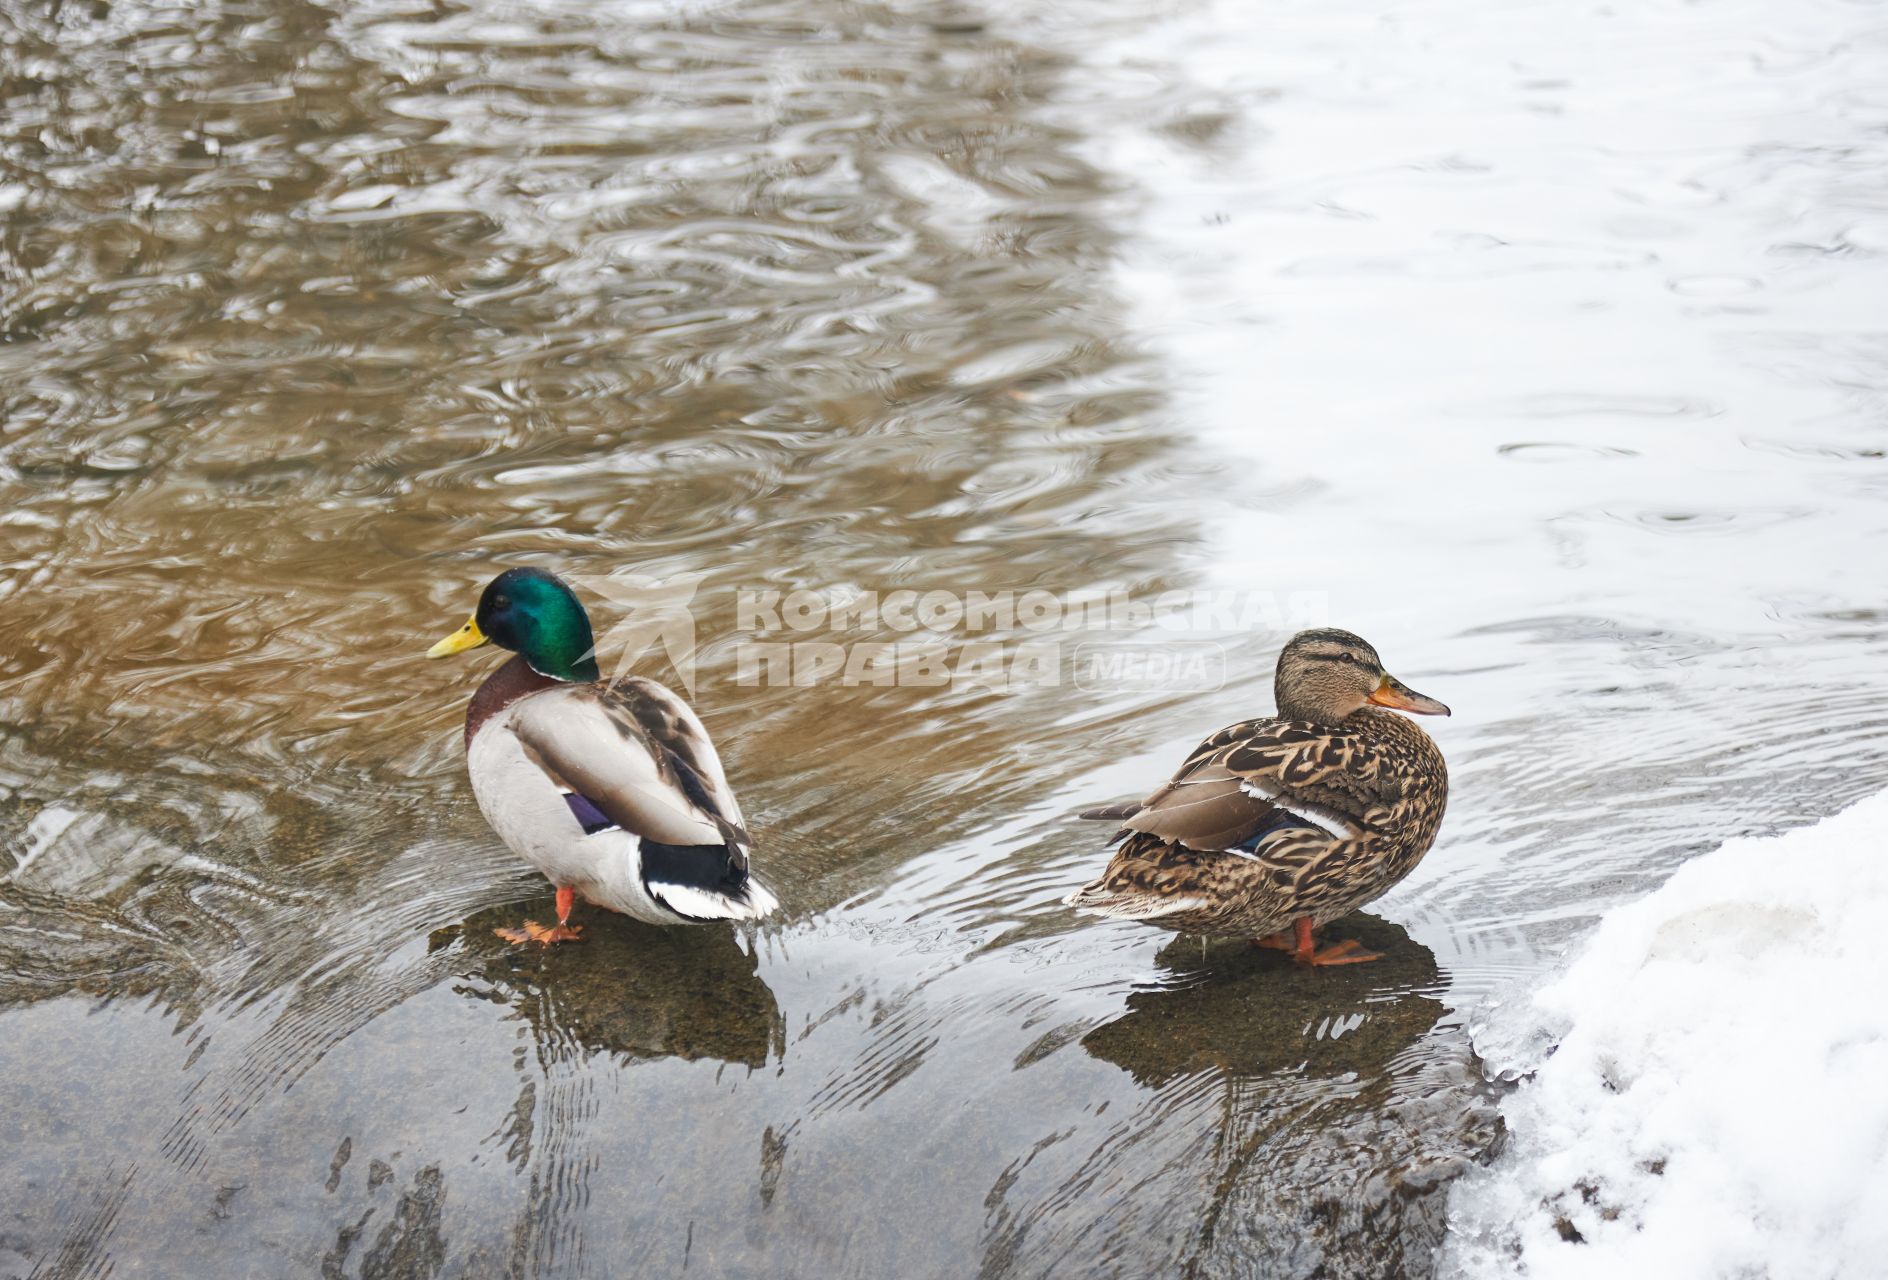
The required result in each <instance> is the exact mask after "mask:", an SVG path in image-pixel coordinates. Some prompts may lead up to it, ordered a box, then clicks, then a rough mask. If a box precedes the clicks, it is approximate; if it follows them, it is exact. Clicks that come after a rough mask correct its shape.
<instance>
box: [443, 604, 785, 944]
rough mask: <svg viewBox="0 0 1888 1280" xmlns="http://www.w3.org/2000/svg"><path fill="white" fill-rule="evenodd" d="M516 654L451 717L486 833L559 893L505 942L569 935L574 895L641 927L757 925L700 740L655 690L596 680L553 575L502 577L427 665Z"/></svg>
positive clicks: (691, 718) (764, 898) (727, 802)
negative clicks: (493, 648) (487, 650)
mask: <svg viewBox="0 0 1888 1280" xmlns="http://www.w3.org/2000/svg"><path fill="white" fill-rule="evenodd" d="M488 640H489V641H492V642H494V643H496V644H497V645H499V646H500V647H501V648H505V649H510V650H511V651H512V652H513V653H514V654H516V655H517V656H516V657H514V658H512V659H511V660H510V661H508V662H506V663H505V664H504V665H503V666H501V667H499V668H498V670H496V671H494V672H492V674H491V675H490V676H488V677H487V678H486V681H485V683H484V684H482V685H480V686H479V689H478V692H477V693H475V694H473V695H472V705H471V706H470V707H468V708H467V709H466V715H465V761H466V770H467V772H468V773H470V774H471V775H472V794H473V795H474V796H476V797H477V798H478V802H479V808H480V810H481V811H483V812H484V814H485V820H486V821H487V822H489V823H491V824H492V829H493V830H494V831H496V832H497V833H498V838H499V839H501V840H503V841H504V842H505V843H506V844H507V845H509V846H510V847H511V849H512V851H513V852H515V853H517V854H518V855H520V856H521V857H523V858H524V860H525V861H526V862H529V863H530V864H531V865H532V866H534V867H536V868H537V869H538V870H539V871H542V872H543V873H544V874H545V876H546V877H548V878H549V880H550V882H551V883H552V884H553V885H555V886H557V927H556V928H554V929H546V928H544V927H543V926H541V925H539V924H536V923H535V922H532V921H526V922H525V926H524V928H523V929H522V930H519V929H500V930H498V934H499V936H500V937H502V938H505V939H507V940H509V941H512V942H525V941H534V942H542V943H544V944H545V945H547V946H548V945H549V944H551V943H553V942H562V941H564V940H566V939H569V938H575V937H577V936H579V933H580V932H581V929H580V926H575V925H572V924H571V923H570V912H571V908H572V907H573V906H574V905H575V903H576V897H577V895H578V894H582V895H583V897H584V899H585V901H588V902H593V903H595V904H596V905H597V906H600V907H608V908H609V909H610V910H612V911H621V912H622V913H624V914H625V915H631V916H635V917H636V918H637V919H638V920H647V921H649V922H650V923H651V924H703V923H706V922H708V921H712V920H757V919H759V918H760V917H762V916H764V915H767V914H768V913H769V912H771V911H772V910H773V909H774V908H775V906H777V905H778V904H777V903H776V902H775V901H774V896H773V894H771V893H769V892H767V889H766V887H765V886H763V885H762V884H761V883H760V882H759V881H758V880H756V879H754V877H753V876H752V875H750V874H749V873H748V869H747V856H748V849H749V848H750V846H751V844H752V841H751V840H750V839H749V837H748V834H747V831H746V829H745V827H744V826H743V825H742V820H741V806H740V805H739V804H737V803H735V799H734V792H733V791H731V790H729V788H728V780H727V777H726V776H725V775H724V774H723V773H722V771H721V759H720V757H719V756H717V755H716V754H715V748H714V744H713V743H712V742H710V741H709V740H708V731H707V730H706V729H704V728H702V724H701V721H700V720H699V719H697V718H696V715H695V712H694V711H693V710H692V709H691V708H690V707H689V705H688V704H687V703H686V702H684V701H682V700H681V699H680V698H679V697H677V696H676V695H675V694H673V693H671V692H670V691H669V690H668V689H666V688H664V687H663V686H661V685H659V684H657V683H656V682H655V681H653V680H644V679H642V678H641V677H639V676H631V677H629V678H627V679H623V680H617V681H610V682H606V681H603V680H600V679H599V678H598V676H597V664H596V658H595V656H594V652H593V651H594V647H595V646H594V644H593V642H592V640H591V638H590V618H589V616H588V615H587V614H586V613H584V609H583V605H581V604H579V603H578V602H577V597H576V596H575V595H573V594H572V593H571V590H570V588H569V587H567V586H565V585H564V582H563V580H562V579H561V578H559V577H558V576H557V575H556V574H553V573H546V572H545V571H544V570H542V569H507V570H506V571H505V572H503V573H501V574H499V575H498V576H497V577H496V578H493V579H492V581H491V582H490V583H489V584H488V585H487V586H486V588H485V594H484V595H482V596H480V597H479V607H478V610H477V612H475V613H474V614H473V615H472V617H471V618H470V619H469V620H467V622H466V624H465V625H464V626H463V627H460V628H459V629H458V630H457V631H455V632H453V633H452V634H451V635H450V636H447V637H446V638H445V639H444V640H441V641H440V642H439V643H438V644H436V645H434V646H433V647H432V648H431V649H429V650H428V651H427V654H426V656H427V657H429V658H443V657H445V656H446V655H448V654H453V653H463V652H464V651H465V650H467V649H476V648H478V647H479V646H480V645H482V644H484V643H485V642H486V641H488Z"/></svg>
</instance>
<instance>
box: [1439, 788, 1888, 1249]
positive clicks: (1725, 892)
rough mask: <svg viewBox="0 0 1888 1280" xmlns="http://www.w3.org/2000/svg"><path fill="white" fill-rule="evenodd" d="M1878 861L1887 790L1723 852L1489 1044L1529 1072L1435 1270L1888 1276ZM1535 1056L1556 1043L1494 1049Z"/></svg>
mask: <svg viewBox="0 0 1888 1280" xmlns="http://www.w3.org/2000/svg"><path fill="white" fill-rule="evenodd" d="M1885 845H1888V793H1883V794H1881V795H1876V796H1874V797H1871V798H1870V799H1867V800H1864V801H1862V802H1861V803H1859V804H1856V805H1855V806H1853V807H1852V808H1850V809H1848V810H1846V811H1844V812H1842V813H1840V814H1837V815H1836V816H1834V817H1832V818H1829V819H1827V820H1825V821H1823V822H1820V823H1818V824H1816V825H1815V826H1811V827H1805V828H1802V829H1800V830H1797V831H1792V832H1789V833H1787V834H1784V835H1781V836H1777V837H1773V838H1767V839H1738V840H1732V841H1729V842H1727V843H1726V844H1724V845H1723V846H1722V847H1720V848H1719V849H1717V850H1715V851H1714V852H1712V853H1709V854H1706V855H1703V856H1701V857H1699V858H1696V859H1694V860H1693V861H1691V862H1689V863H1687V864H1686V865H1685V866H1684V867H1682V868H1680V869H1679V871H1678V872H1677V873H1676V874H1675V875H1673V877H1672V878H1671V879H1670V880H1669V881H1667V882H1666V884H1665V885H1663V886H1662V887H1661V888H1659V889H1658V890H1657V891H1655V892H1654V893H1652V894H1650V895H1649V896H1647V897H1645V898H1643V899H1641V900H1639V901H1636V902H1633V903H1630V904H1627V905H1625V906H1622V907H1620V908H1618V909H1616V910H1614V911H1612V912H1610V913H1609V914H1608V915H1607V916H1606V917H1605V919H1604V920H1603V921H1602V923H1601V924H1600V927H1599V929H1598V930H1597V931H1596V932H1595V933H1594V935H1593V936H1592V937H1591V938H1590V939H1589V940H1588V941H1587V942H1586V943H1585V944H1584V945H1583V947H1582V948H1581V950H1580V951H1579V952H1578V954H1577V956H1576V958H1575V959H1574V961H1573V963H1572V964H1571V965H1570V966H1569V967H1568V968H1567V970H1566V971H1565V972H1564V973H1563V974H1562V975H1561V976H1560V977H1559V978H1557V979H1555V980H1554V981H1552V982H1551V983H1550V984H1548V985H1547V986H1546V987H1545V988H1544V989H1542V990H1541V991H1539V992H1538V993H1536V994H1535V995H1533V996H1532V997H1531V998H1529V999H1527V1000H1526V1001H1525V1002H1524V1004H1523V1005H1522V1006H1521V1007H1517V1008H1515V1009H1512V1010H1508V1011H1504V1013H1503V1016H1501V1017H1499V1018H1497V1019H1496V1021H1495V1022H1494V1024H1493V1025H1492V1026H1491V1027H1490V1028H1488V1029H1486V1031H1485V1033H1484V1034H1482V1035H1478V1041H1482V1042H1484V1045H1478V1047H1482V1051H1483V1053H1484V1056H1485V1057H1486V1058H1488V1059H1489V1066H1490V1068H1491V1069H1493V1070H1498V1071H1500V1072H1501V1073H1502V1074H1508V1073H1510V1072H1526V1071H1529V1070H1532V1071H1533V1075H1532V1077H1531V1078H1530V1079H1528V1080H1527V1081H1526V1082H1525V1083H1524V1084H1523V1085H1522V1086H1521V1087H1520V1089H1519V1090H1518V1091H1517V1092H1516V1093H1515V1094H1514V1095H1512V1096H1511V1097H1510V1098H1509V1099H1508V1100H1507V1101H1506V1102H1505V1103H1504V1104H1503V1107H1502V1112H1503V1118H1504V1120H1505V1122H1506V1124H1507V1128H1508V1135H1509V1136H1508V1141H1507V1145H1506V1148H1505V1150H1504V1151H1503V1153H1502V1155H1501V1156H1500V1157H1498V1158H1497V1159H1496V1161H1495V1162H1494V1163H1493V1164H1492V1165H1491V1166H1490V1167H1489V1168H1487V1169H1484V1170H1480V1171H1477V1172H1476V1173H1473V1174H1471V1175H1469V1176H1468V1177H1466V1178H1464V1179H1463V1180H1462V1181H1461V1182H1460V1183H1458V1184H1457V1185H1456V1187H1455V1189H1454V1192H1453V1194H1452V1196H1451V1201H1450V1236H1449V1240H1448V1242H1447V1244H1446V1245H1445V1252H1444V1264H1443V1267H1442V1273H1443V1274H1444V1275H1453V1276H1462V1277H1484V1276H1513V1275H1517V1274H1519V1275H1525V1276H1529V1277H1547V1278H1558V1277H1584V1276H1621V1275H1625V1276H1636V1275H1670V1276H1699V1277H1704V1276H1735V1275H1761V1276H1766V1277H1773V1278H1775V1280H1784V1278H1785V1277H1840V1276H1865V1275H1867V1276H1872V1275H1879V1274H1880V1268H1881V1265H1882V1259H1883V1258H1884V1257H1888V1088H1884V1081H1888V944H1885V943H1884V939H1883V937H1882V933H1883V920H1884V918H1888V856H1884V846H1885ZM1530 1040H1531V1041H1532V1042H1533V1043H1534V1044H1535V1045H1536V1046H1550V1047H1546V1048H1545V1049H1544V1050H1541V1049H1538V1048H1537V1050H1536V1051H1535V1052H1533V1053H1529V1052H1528V1051H1526V1050H1513V1049H1505V1050H1504V1049H1501V1048H1496V1047H1493V1046H1496V1045H1512V1044H1515V1043H1527V1042H1529V1041H1530ZM1484 1046H1485V1047H1484ZM1543 1052H1544V1054H1545V1056H1544V1057H1543V1056H1542V1053H1543ZM1530 1059H1532V1060H1530Z"/></svg>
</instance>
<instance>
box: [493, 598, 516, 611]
mask: <svg viewBox="0 0 1888 1280" xmlns="http://www.w3.org/2000/svg"><path fill="white" fill-rule="evenodd" d="M492 608H494V609H509V608H511V597H510V596H497V597H495V598H494V599H493V600H492Z"/></svg>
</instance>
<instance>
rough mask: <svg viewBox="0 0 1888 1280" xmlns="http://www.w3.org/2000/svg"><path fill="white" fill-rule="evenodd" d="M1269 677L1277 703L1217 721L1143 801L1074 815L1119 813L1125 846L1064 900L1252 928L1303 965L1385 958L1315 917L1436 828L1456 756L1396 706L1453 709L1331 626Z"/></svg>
mask: <svg viewBox="0 0 1888 1280" xmlns="http://www.w3.org/2000/svg"><path fill="white" fill-rule="evenodd" d="M1274 692H1275V695H1276V697H1277V700H1278V714H1277V715H1275V716H1268V717H1266V718H1265V719H1262V720H1247V721H1244V722H1243V723H1240V724H1235V725H1233V726H1231V727H1230V728H1226V729H1221V730H1220V731H1219V732H1218V733H1216V734H1214V735H1213V736H1212V737H1210V738H1208V739H1207V740H1206V741H1204V742H1202V743H1201V744H1200V745H1199V746H1198V747H1196V748H1194V750H1193V754H1191V755H1189V756H1188V757H1187V759H1186V763H1185V764H1183V765H1181V766H1180V771H1179V772H1178V773H1176V774H1174V775H1173V777H1172V778H1171V779H1169V780H1168V782H1167V784H1166V785H1165V786H1163V787H1161V788H1160V789H1159V790H1158V791H1156V792H1154V793H1153V794H1152V795H1150V796H1148V797H1147V798H1146V799H1145V800H1141V801H1137V802H1131V803H1128V804H1123V805H1113V806H1105V807H1103V808H1099V809H1090V810H1088V811H1087V812H1085V813H1083V814H1082V815H1081V816H1082V817H1084V818H1091V819H1118V820H1120V821H1121V823H1122V825H1121V829H1120V830H1119V831H1118V832H1117V833H1116V834H1115V837H1114V840H1112V841H1110V843H1111V844H1112V843H1115V842H1120V845H1121V847H1120V849H1119V850H1118V851H1117V852H1116V853H1115V855H1114V858H1113V859H1112V860H1111V861H1110V862H1109V863H1108V869H1107V870H1106V871H1104V872H1103V873H1102V876H1101V878H1100V879H1099V880H1096V881H1095V882H1094V883H1093V884H1090V885H1088V886H1086V887H1085V888H1082V889H1080V890H1077V891H1076V892H1075V893H1073V894H1071V895H1070V896H1069V898H1068V899H1067V901H1068V904H1069V905H1070V906H1072V907H1076V908H1078V909H1079V910H1082V911H1087V912H1091V913H1093V914H1095V915H1101V916H1111V917H1114V918H1116V919H1122V920H1139V921H1142V922H1143V923H1146V924H1151V925H1157V926H1159V927H1161V928H1163V929H1175V930H1178V931H1180V932H1182V933H1199V934H1213V935H1221V936H1234V937H1245V938H1251V939H1253V940H1254V941H1255V942H1257V943H1259V944H1260V945H1262V946H1270V947H1277V948H1279V949H1280V950H1284V951H1289V952H1290V953H1291V956H1292V959H1294V960H1296V961H1297V962H1298V963H1300V964H1312V965H1326V964H1356V963H1359V962H1360V961H1365V960H1375V959H1378V956H1377V955H1376V954H1375V953H1372V952H1368V951H1365V950H1363V949H1362V948H1361V947H1360V946H1359V945H1358V944H1357V943H1356V942H1354V941H1347V942H1340V943H1336V944H1334V945H1332V946H1329V947H1325V948H1322V949H1320V948H1319V947H1318V946H1317V945H1316V943H1315V940H1314V935H1313V931H1314V930H1315V929H1317V928H1318V926H1320V925H1322V924H1325V923H1326V922H1328V921H1331V920H1335V919H1337V918H1338V917H1339V916H1342V915H1346V914H1348V913H1349V912H1352V911H1355V910H1356V909H1357V908H1359V907H1361V906H1363V905H1364V904H1365V903H1366V902H1369V901H1371V900H1372V899H1374V898H1376V897H1379V896H1380V895H1382V894H1383V893H1385V892H1387V891H1388V890H1389V888H1390V887H1391V886H1392V885H1394V884H1395V883H1396V882H1397V881H1399V880H1401V879H1402V878H1403V877H1404V876H1406V875H1408V874H1409V873H1410V871H1411V870H1412V869H1413V868H1414V867H1415V866H1416V864H1417V863H1418V862H1420V861H1421V860H1422V857H1423V855H1424V854H1425V853H1427V852H1429V846H1430V845H1432V844H1434V843H1435V840H1436V830H1437V828H1439V827H1440V826H1441V825H1442V811H1443V808H1444V807H1445V806H1446V805H1447V804H1448V799H1449V771H1448V768H1447V766H1446V765H1444V764H1443V760H1442V752H1441V751H1439V750H1438V749H1437V748H1436V744H1435V743H1434V742H1432V741H1430V738H1429V735H1428V734H1426V733H1424V732H1423V731H1422V730H1421V729H1419V728H1417V727H1416V724H1415V722H1414V721H1412V720H1409V719H1408V718H1406V717H1404V716H1400V715H1397V714H1396V712H1397V711H1413V712H1416V713H1418V714H1420V715H1437V716H1446V715H1448V714H1449V709H1448V708H1447V707H1445V706H1443V705H1442V704H1441V703H1440V702H1437V701H1436V700H1435V699H1434V698H1430V697H1425V696H1424V695H1422V694H1420V693H1417V692H1415V691H1414V690H1412V689H1410V688H1409V687H1408V686H1407V685H1405V684H1404V683H1403V682H1402V681H1400V680H1398V679H1397V678H1396V677H1395V676H1392V675H1390V674H1389V673H1388V672H1386V671H1385V670H1384V669H1383V662H1382V660H1381V659H1379V658H1378V657H1377V651H1376V650H1375V649H1373V648H1371V647H1370V645H1369V644H1367V643H1366V642H1365V641H1364V640H1362V639H1361V638H1359V637H1357V636H1354V635H1352V634H1351V633H1350V632H1348V631H1338V630H1335V629H1324V630H1317V631H1301V632H1299V633H1298V634H1297V635H1295V636H1293V637H1292V638H1291V640H1290V641H1289V642H1288V643H1287V644H1286V645H1285V648H1284V651H1283V652H1281V653H1280V654H1279V655H1278V674H1277V677H1276V682H1275V685H1274ZM1391 708H1393V710H1392V709H1391Z"/></svg>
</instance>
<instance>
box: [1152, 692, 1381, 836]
mask: <svg viewBox="0 0 1888 1280" xmlns="http://www.w3.org/2000/svg"><path fill="white" fill-rule="evenodd" d="M1399 795H1400V791H1399V788H1398V785H1397V783H1396V780H1395V778H1394V776H1393V771H1392V770H1390V769H1389V768H1388V767H1387V765H1386V762H1385V760H1384V759H1382V758H1381V757H1380V756H1379V755H1378V754H1377V753H1376V752H1374V751H1372V750H1371V748H1369V747H1368V746H1367V745H1365V744H1364V743H1363V742H1362V741H1360V740H1359V739H1358V738H1357V737H1356V736H1355V735H1352V734H1348V733H1345V732H1343V731H1341V730H1333V729H1329V728H1325V727H1321V726H1315V725H1308V724H1303V723H1299V722H1295V721H1289V720H1246V721H1242V722H1241V723H1239V724H1235V725H1230V726H1228V727H1227V728H1224V729H1221V730H1220V731H1219V732H1218V733H1215V734H1213V735H1212V736H1211V737H1209V738H1207V739H1206V740H1205V741H1204V742H1202V743H1200V745H1199V746H1198V747H1196V748H1194V750H1193V752H1192V753H1191V754H1190V755H1189V756H1188V757H1187V760H1186V763H1184V764H1183V765H1181V766H1180V769H1179V771H1178V772H1176V773H1175V774H1174V776H1173V777H1172V778H1171V779H1169V780H1168V781H1167V783H1166V784H1164V785H1163V786H1162V787H1161V788H1160V789H1159V790H1158V791H1156V792H1154V793H1153V794H1152V795H1150V796H1148V797H1147V798H1146V799H1145V800H1143V801H1142V802H1141V805H1140V808H1139V809H1138V810H1137V811H1135V812H1134V813H1133V814H1131V815H1129V816H1128V817H1127V818H1126V819H1125V820H1124V822H1123V824H1122V830H1123V832H1124V833H1125V832H1139V833H1142V834H1145V835H1151V836H1157V837H1159V838H1160V839H1163V840H1170V841H1176V842H1178V843H1180V844H1182V845H1185V846H1187V847H1188V848H1190V849H1196V850H1205V851H1213V850H1224V849H1232V848H1236V847H1238V846H1240V845H1243V844H1245V843H1246V842H1248V841H1249V840H1250V839H1252V837H1253V836H1254V835H1256V834H1257V833H1258V832H1260V831H1262V830H1263V829H1264V828H1265V827H1266V826H1268V825H1276V824H1277V823H1278V822H1279V821H1280V819H1281V818H1282V817H1283V816H1284V815H1282V814H1280V812H1279V811H1280V810H1281V809H1282V810H1285V811H1286V812H1287V813H1289V814H1290V815H1292V816H1293V817H1294V818H1296V819H1299V820H1301V821H1303V822H1310V823H1312V824H1314V825H1316V826H1317V827H1319V828H1322V829H1323V830H1324V831H1325V833H1326V834H1327V835H1329V836H1331V837H1333V838H1338V839H1344V838H1349V837H1351V836H1355V835H1358V834H1361V833H1362V832H1363V831H1364V830H1366V829H1376V828H1380V827H1382V826H1385V825H1387V824H1388V823H1390V821H1391V811H1390V805H1391V804H1392V803H1394V801H1395V800H1396V799H1397V797H1398V796H1399Z"/></svg>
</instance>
